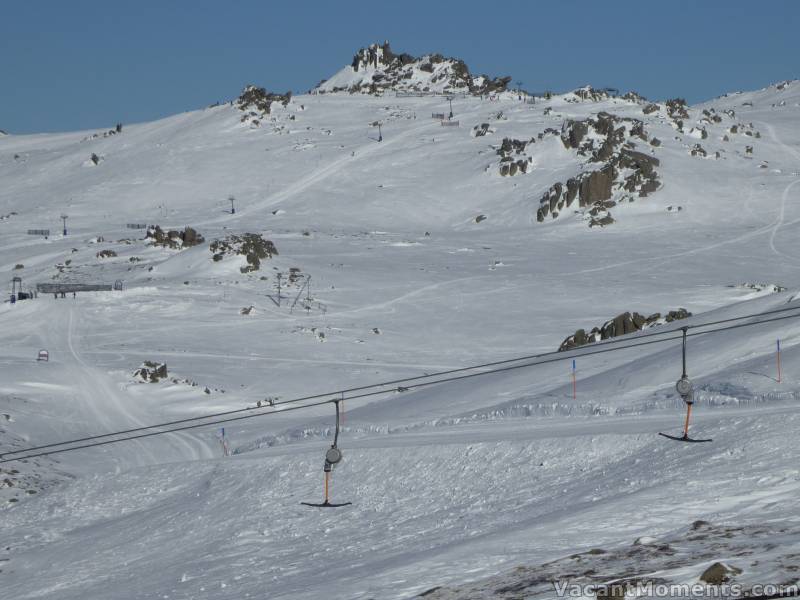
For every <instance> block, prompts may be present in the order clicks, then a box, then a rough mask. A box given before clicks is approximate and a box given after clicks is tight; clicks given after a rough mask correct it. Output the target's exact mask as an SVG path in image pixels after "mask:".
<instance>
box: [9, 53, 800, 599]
mask: <svg viewBox="0 0 800 600" xmlns="http://www.w3.org/2000/svg"><path fill="white" fill-rule="evenodd" d="M451 111H452V116H451ZM95 158H96V159H97V160H95ZM87 165H88V166H87ZM89 166H90V167H91V168H89ZM0 181H2V183H3V185H2V186H0V274H2V277H4V281H5V282H6V285H7V288H8V289H7V293H6V294H5V295H4V302H3V303H2V304H0V597H3V598H14V599H15V600H22V599H33V598H57V599H59V600H78V599H81V600H85V599H90V598H91V599H103V600H131V599H139V598H141V599H145V598H147V599H151V598H182V599H183V598H185V599H189V598H191V599H198V600H201V599H222V598H225V599H227V598H230V599H236V600H239V599H244V598H253V599H264V598H269V599H289V598H292V599H294V598H303V599H304V598H308V599H311V598H336V599H338V598H348V599H350V598H352V599H363V600H366V599H368V598H381V599H391V598H398V599H400V598H414V597H420V596H421V597H425V598H448V599H455V598H504V599H511V598H522V597H524V598H554V597H557V596H558V594H559V592H558V590H559V589H560V590H562V591H561V592H560V593H562V595H563V594H567V595H568V594H569V593H570V591H571V592H575V593H573V595H572V597H575V596H576V595H579V594H583V597H590V598H593V597H614V596H610V595H606V596H603V594H604V593H606V592H605V591H601V592H599V593H598V592H597V591H596V590H595V589H594V588H593V587H592V586H601V585H606V584H611V583H615V582H617V583H620V582H621V583H622V584H624V585H626V586H633V587H635V586H636V585H639V584H642V585H644V586H645V588H646V585H647V583H648V582H649V583H651V584H653V585H655V584H663V585H676V586H686V585H694V584H701V585H706V584H707V585H722V584H731V585H733V584H735V585H738V586H740V588H739V589H740V590H741V591H742V592H749V591H753V590H757V589H759V588H758V586H759V585H762V584H786V585H791V584H794V583H797V581H798V577H799V576H798V573H800V558H798V557H800V533H799V532H798V524H797V498H798V493H800V467H799V466H798V465H800V450H798V445H797V443H796V433H797V430H798V427H800V346H798V340H800V298H799V297H798V292H800V235H799V234H800V83H799V82H797V81H788V82H782V83H778V84H776V85H772V86H769V87H767V88H765V89H761V90H757V91H747V92H736V93H731V94H728V95H726V96H724V97H720V98H715V99H713V100H709V101H707V102H704V103H702V104H699V105H688V104H686V103H685V102H683V101H682V100H680V98H673V99H670V100H669V101H666V100H658V101H657V100H653V99H650V100H648V99H644V98H642V97H641V96H639V95H638V94H635V93H629V94H625V95H617V94H616V93H615V92H612V91H609V90H598V89H594V88H592V87H590V86H587V87H584V88H581V89H578V90H574V91H570V92H567V93H547V94H541V95H537V96H535V97H534V96H532V95H530V94H528V93H526V92H524V91H522V90H512V89H511V88H510V80H509V79H508V78H507V77H488V76H475V75H472V74H470V72H469V69H468V67H467V65H466V64H464V63H463V62H462V61H460V60H458V59H450V58H445V57H443V56H441V55H438V54H431V55H426V56H423V57H419V58H417V57H412V56H409V55H405V54H396V53H394V52H392V51H391V49H390V48H389V46H388V44H387V45H383V46H371V47H368V48H365V49H362V50H360V51H359V52H358V53H357V54H356V56H355V58H354V60H353V62H352V64H351V65H348V66H346V67H344V68H343V69H342V70H341V71H339V72H338V73H336V74H335V75H334V76H332V77H331V78H330V79H329V80H327V81H325V82H322V83H321V84H320V85H319V86H318V87H316V88H314V89H312V90H311V91H309V92H308V93H303V94H298V93H295V94H291V93H274V92H270V91H268V90H267V89H264V88H259V87H257V86H248V87H247V88H246V89H245V91H244V92H243V94H242V96H240V97H238V98H234V99H232V100H231V101H230V102H227V103H223V104H219V105H215V106H211V107H208V108H206V109H203V110H196V111H191V112H186V113H183V114H178V115H175V116H172V117H168V118H165V119H161V120H158V121H154V122H150V123H138V124H127V123H126V124H125V125H124V127H122V126H119V127H116V128H112V129H108V128H107V127H106V128H102V129H99V130H98V131H80V132H75V133H59V134H47V133H42V134H37V135H3V136H2V137H0ZM20 292H21V293H20ZM12 293H13V295H14V300H15V301H14V302H12V301H11V296H12ZM625 315H627V317H626V316H625ZM758 315H762V316H758ZM764 315H766V316H764ZM708 323H714V325H705V326H704V324H708ZM682 328H687V329H686V332H687V337H686V338H685V340H686V370H685V372H684V366H683V361H682ZM778 344H780V354H778V352H777V350H778ZM559 349H561V352H559ZM42 351H46V357H45V355H42V354H41V352H42ZM45 358H46V359H45ZM778 360H780V362H778ZM476 365H481V366H479V367H475V366H476ZM442 373H448V374H447V375H442ZM683 374H686V375H687V378H690V379H691V380H692V383H693V393H692V399H693V402H694V404H693V405H692V407H693V408H692V413H691V423H690V428H689V434H690V436H691V437H693V438H699V439H712V440H713V441H711V442H708V443H696V444H695V443H683V442H679V441H673V440H670V439H668V438H666V437H664V436H660V435H659V432H663V433H668V434H670V435H673V436H676V437H680V436H681V435H682V434H683V431H684V429H683V428H684V425H685V420H684V419H685V417H686V405H685V404H684V401H683V400H682V399H681V397H680V396H679V395H678V393H677V391H676V388H675V382H676V381H677V380H678V379H680V378H681V376H682V375H683ZM337 406H338V409H339V423H338V428H337V426H336V425H337V421H336V415H337V410H336V409H337ZM208 415H216V416H215V417H209V416H208ZM153 426H155V427H153ZM97 436H100V437H97ZM62 442H69V443H67V444H62ZM332 445H335V447H336V448H337V449H339V450H340V451H341V455H342V457H343V458H342V460H341V461H338V460H337V459H338V457H337V456H334V455H331V454H330V452H329V451H330V449H331V446H332ZM32 449H34V450H32ZM326 452H328V454H327V455H326ZM326 456H327V457H328V459H327V462H326ZM327 466H332V468H331V469H330V472H326V471H324V468H326V467H327ZM326 493H327V495H328V499H329V502H330V503H334V504H345V503H349V504H346V505H345V506H341V507H331V506H324V507H315V506H308V505H304V504H302V503H304V502H305V503H310V504H321V503H323V499H324V496H325V494H326ZM565 586H572V587H565ZM576 586H577V587H576ZM590 588H591V589H590ZM576 590H582V591H578V592H576ZM592 590H594V591H592ZM647 594H650V596H648V595H647ZM655 595H657V592H654V591H652V589H651V590H650V592H647V591H645V592H640V593H639V597H655Z"/></svg>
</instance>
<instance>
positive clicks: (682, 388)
mask: <svg viewBox="0 0 800 600" xmlns="http://www.w3.org/2000/svg"><path fill="white" fill-rule="evenodd" d="M687 330H688V327H684V328H683V329H682V330H681V331H683V340H682V348H681V350H682V352H681V354H682V358H683V372H682V374H681V378H680V379H678V382H677V383H676V384H675V390H676V391H677V392H678V395H679V396H680V397H681V398H682V399H683V401H684V402H685V403H686V421H684V423H683V435H682V436H676V435H668V434H666V433H659V434H658V435H663V436H664V437H665V438H669V439H671V440H675V441H676V442H710V441H711V440H710V439H707V440H696V439H693V438H690V437H689V418H690V417H691V415H692V404H694V386H693V385H692V380H691V379H689V376H688V375H687V374H686V331H687Z"/></svg>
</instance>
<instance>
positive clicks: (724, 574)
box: [700, 562, 742, 585]
mask: <svg viewBox="0 0 800 600" xmlns="http://www.w3.org/2000/svg"><path fill="white" fill-rule="evenodd" d="M741 572H742V570H741V569H737V568H736V567H733V566H730V565H726V564H724V563H721V562H716V563H714V564H713V565H711V566H710V567H708V568H707V569H706V570H705V571H703V573H702V574H701V575H700V581H703V582H705V583H707V584H709V585H722V584H723V583H726V582H728V581H730V580H731V579H732V578H733V577H735V576H736V575H739V574H741Z"/></svg>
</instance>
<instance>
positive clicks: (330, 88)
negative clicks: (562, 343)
mask: <svg viewBox="0 0 800 600" xmlns="http://www.w3.org/2000/svg"><path fill="white" fill-rule="evenodd" d="M510 82H511V77H495V78H490V77H487V76H486V75H478V76H473V75H472V74H470V72H469V67H467V65H466V63H465V62H464V61H463V60H460V59H457V58H448V57H445V56H442V55H441V54H426V55H424V56H420V57H415V56H411V55H410V54H406V53H401V54H396V53H395V52H393V51H392V49H391V47H390V46H389V42H384V43H383V44H372V45H370V46H367V47H366V48H361V49H360V50H359V51H358V52H356V54H355V56H354V57H353V61H352V62H351V64H350V65H348V66H346V67H344V68H343V69H342V70H340V71H339V72H338V73H336V74H335V75H334V76H333V77H331V78H330V79H328V80H325V81H322V82H320V84H319V85H318V86H317V87H316V88H314V89H313V90H312V93H320V94H324V93H331V92H349V93H362V94H382V93H384V92H386V91H396V92H408V93H422V94H424V93H467V94H474V95H481V94H491V93H496V92H502V91H504V90H505V89H506V88H507V87H508V84H509V83H510Z"/></svg>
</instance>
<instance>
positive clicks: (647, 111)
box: [642, 104, 658, 115]
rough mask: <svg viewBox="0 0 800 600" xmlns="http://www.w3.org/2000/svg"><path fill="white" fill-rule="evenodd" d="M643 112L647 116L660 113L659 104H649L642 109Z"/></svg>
mask: <svg viewBox="0 0 800 600" xmlns="http://www.w3.org/2000/svg"><path fill="white" fill-rule="evenodd" d="M642 112H643V113H644V114H646V115H649V114H652V113H654V112H658V104H648V105H646V106H645V107H644V108H643V109H642Z"/></svg>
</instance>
